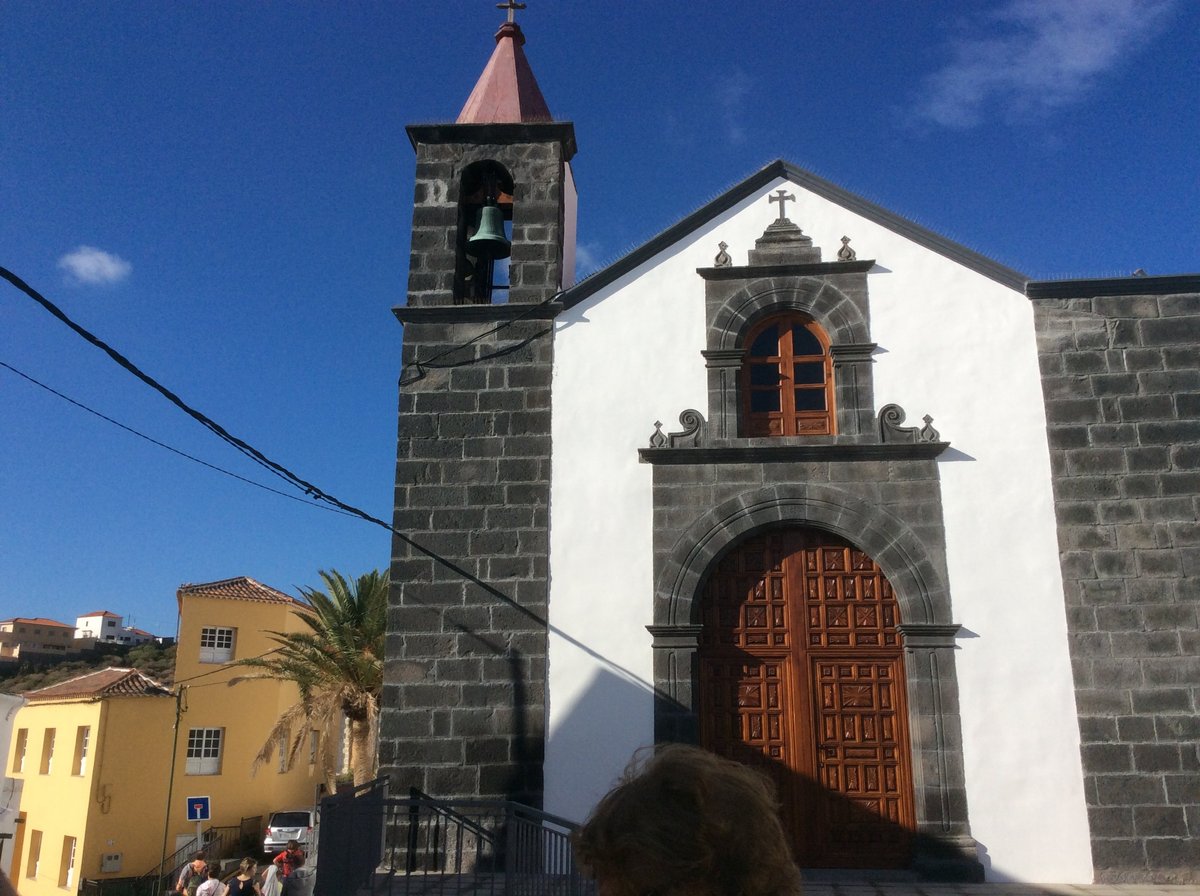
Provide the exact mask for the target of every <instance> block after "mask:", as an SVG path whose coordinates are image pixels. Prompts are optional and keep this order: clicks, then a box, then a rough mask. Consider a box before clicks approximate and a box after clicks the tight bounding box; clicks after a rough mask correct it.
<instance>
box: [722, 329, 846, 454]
mask: <svg viewBox="0 0 1200 896" xmlns="http://www.w3.org/2000/svg"><path fill="white" fill-rule="evenodd" d="M741 390H742V435H743V436H747V437H753V436H810V435H830V434H832V433H833V432H835V431H836V426H835V419H836V418H835V416H834V406H833V364H832V361H831V359H830V355H829V339H828V337H827V336H826V335H825V333H824V331H822V329H821V328H820V327H819V326H817V324H816V323H815V322H814V321H813V320H811V319H810V318H808V317H805V316H804V315H802V314H796V313H788V314H777V315H774V316H772V317H769V318H767V319H766V320H764V321H762V322H761V323H760V324H758V325H757V326H756V327H755V328H754V329H753V330H751V331H750V336H749V339H748V340H747V343H746V355H745V358H744V359H743V361H742V382H741Z"/></svg>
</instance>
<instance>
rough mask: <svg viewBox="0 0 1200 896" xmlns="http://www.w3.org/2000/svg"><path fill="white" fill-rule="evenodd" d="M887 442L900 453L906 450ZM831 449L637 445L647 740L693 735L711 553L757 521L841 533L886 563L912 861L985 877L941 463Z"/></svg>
mask: <svg viewBox="0 0 1200 896" xmlns="http://www.w3.org/2000/svg"><path fill="white" fill-rule="evenodd" d="M749 441H755V440H749ZM880 447H881V448H883V446H880ZM893 447H894V448H895V449H896V454H897V455H898V456H899V455H900V454H902V453H903V452H904V451H905V450H906V449H905V448H904V447H903V446H893ZM830 448H831V449H833V450H835V451H840V452H842V453H844V454H845V458H844V459H842V460H836V461H808V462H804V461H792V462H773V463H772V462H761V461H760V462H755V461H754V460H753V452H754V449H753V448H750V449H748V450H747V451H746V452H745V458H744V459H743V460H741V461H739V462H728V461H727V462H723V463H711V462H703V461H702V460H699V459H698V460H697V462H695V463H684V462H681V461H682V460H683V459H684V458H683V455H686V453H687V451H688V450H689V449H682V450H680V449H660V451H659V452H658V453H657V454H656V452H655V451H654V450H645V451H643V452H642V454H643V458H644V459H647V460H649V461H650V462H652V463H654V464H655V466H654V554H655V560H654V567H655V579H656V583H657V593H656V595H655V610H654V622H655V624H654V626H653V627H652V628H651V632H652V634H653V635H654V638H655V641H654V647H655V658H654V676H655V687H656V690H657V692H658V694H659V698H658V699H657V700H656V703H655V737H656V740H682V741H695V740H697V738H698V731H699V726H698V711H699V709H698V706H697V693H696V687H695V685H696V683H695V680H694V679H695V674H696V668H695V663H696V651H697V649H698V644H699V637H700V631H699V624H698V618H699V617H698V613H697V607H698V600H699V598H700V595H701V593H702V590H701V589H702V582H703V578H704V573H705V570H707V569H708V568H709V566H711V564H712V562H713V561H715V559H716V558H717V557H718V556H719V555H720V554H722V553H723V552H724V550H726V549H727V548H728V547H730V546H731V545H734V544H736V543H737V542H738V541H740V540H741V539H742V538H744V537H745V536H746V535H748V534H750V533H753V532H755V531H758V530H760V529H763V528H770V527H774V526H814V527H817V528H820V529H824V530H826V531H829V532H833V533H835V534H840V535H842V536H844V537H846V538H848V539H849V540H850V541H851V542H852V543H854V544H855V545H856V546H857V547H859V548H860V549H862V550H863V551H865V552H866V553H867V554H869V555H870V556H871V557H872V559H874V560H875V561H876V562H877V563H879V564H880V566H881V567H883V568H884V569H886V570H888V571H889V573H888V575H889V582H890V584H891V585H892V587H893V589H894V591H895V593H896V598H897V600H898V602H899V604H900V611H901V623H902V624H901V626H900V630H901V632H902V634H903V636H904V645H905V673H906V683H907V694H908V706H909V727H910V737H911V748H912V769H913V788H914V800H915V808H916V819H917V832H918V837H917V841H916V849H915V853H914V858H913V863H914V868H916V869H918V870H919V871H920V873H922V874H923V875H926V876H928V877H929V878H930V879H944V880H963V881H971V880H982V875H983V870H982V866H981V865H980V864H979V862H978V860H977V858H976V856H975V843H974V841H973V840H972V839H971V836H970V826H969V823H968V807H967V802H966V784H965V778H964V765H963V756H962V726H961V720H960V716H959V704H958V682H957V673H956V670H955V662H954V647H955V642H954V634H955V632H956V631H957V629H958V626H957V625H956V624H954V623H953V621H952V620H951V618H950V600H949V593H948V592H947V590H946V588H945V585H944V583H945V582H946V564H945V531H944V526H943V521H942V520H943V517H942V499H941V485H940V481H939V479H938V471H937V464H936V462H935V461H934V460H933V459H932V457H930V458H928V459H912V458H907V459H894V460H888V459H884V457H885V455H886V452H887V449H886V448H884V449H883V450H881V451H880V452H879V453H878V454H876V455H872V456H874V457H875V458H876V459H871V457H872V456H868V454H867V453H866V452H863V451H862V450H861V449H860V448H858V446H854V445H849V446H841V448H839V447H838V446H830ZM674 451H678V455H677V456H674V457H672V456H671V452H674ZM703 451H704V449H703V448H701V449H698V450H697V451H696V453H697V454H702V453H703ZM856 452H857V453H856ZM664 455H665V456H664ZM853 457H857V458H858V459H853V460H852V459H850V458H853Z"/></svg>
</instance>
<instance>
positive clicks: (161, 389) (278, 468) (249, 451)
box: [0, 267, 549, 629]
mask: <svg viewBox="0 0 1200 896" xmlns="http://www.w3.org/2000/svg"><path fill="white" fill-rule="evenodd" d="M0 277H3V278H4V279H5V280H7V281H8V282H9V283H11V284H12V285H13V286H15V287H16V288H17V289H19V290H20V291H21V292H23V293H25V295H27V296H28V297H29V298H31V299H33V300H34V301H35V302H37V303H38V304H39V305H41V306H42V307H43V308H45V309H46V310H47V311H48V312H50V314H52V315H53V316H54V317H56V318H58V319H59V320H60V321H62V322H63V323H64V324H65V325H66V326H67V327H68V328H70V329H71V330H72V331H73V332H74V333H76V334H77V335H78V336H80V337H81V338H83V339H84V340H85V341H87V342H88V343H90V344H92V345H94V346H96V347H97V348H99V349H100V350H101V351H103V352H104V353H105V354H106V355H108V356H109V357H110V358H112V359H113V361H115V362H116V363H117V364H118V365H120V366H121V367H123V368H124V369H125V370H127V371H128V372H129V373H131V374H133V375H134V376H136V377H137V378H138V379H139V380H141V381H142V382H143V383H145V384H146V385H147V386H149V387H150V388H151V389H153V390H154V391H155V392H158V393H159V394H160V395H162V396H163V397H164V398H166V399H167V400H168V401H169V402H171V404H173V405H175V406H176V407H177V408H179V409H180V410H182V411H183V412H184V413H186V414H187V415H188V416H189V417H191V418H193V419H194V420H196V421H198V422H199V423H201V424H202V425H203V426H204V427H205V428H207V429H209V430H210V431H212V432H213V433H215V434H216V435H217V436H218V437H219V438H221V439H222V440H224V441H225V442H227V443H229V444H230V445H232V446H233V447H235V448H236V449H237V450H238V451H240V452H241V453H243V454H245V455H246V456H247V457H250V458H251V459H252V460H254V461H255V462H256V463H258V464H260V465H261V466H263V467H265V468H266V469H268V470H270V471H271V472H272V473H274V474H275V475H277V476H279V477H280V478H281V479H283V480H284V481H286V482H288V483H289V484H291V485H293V486H295V487H296V488H297V489H300V490H301V491H303V492H304V493H305V494H307V495H308V496H309V497H311V498H313V499H314V500H316V501H324V502H326V503H328V504H331V505H333V506H334V507H337V508H339V509H340V510H342V511H345V512H346V513H348V514H350V515H351V516H357V517H359V518H360V519H362V520H365V521H366V522H369V523H373V524H374V525H377V526H380V527H381V528H383V529H386V530H387V531H388V532H390V533H392V535H394V536H395V537H396V538H397V539H399V540H400V541H401V542H403V543H404V544H406V545H408V546H409V547H411V548H412V549H413V550H415V551H417V552H418V553H420V554H423V555H424V556H426V557H428V558H429V559H430V560H433V561H434V562H435V563H439V564H441V565H442V566H443V567H445V568H446V569H448V570H450V571H451V572H453V573H454V574H455V575H456V576H458V577H460V578H462V579H465V580H466V581H468V582H470V583H471V584H473V585H476V586H478V587H479V588H482V589H483V590H484V591H486V592H487V593H488V594H490V595H491V596H492V597H495V598H496V599H497V600H500V601H502V602H503V603H506V604H508V605H509V606H511V607H512V608H513V609H515V610H517V611H518V612H520V613H522V614H523V615H525V616H526V617H528V618H529V619H530V620H532V621H533V622H535V623H537V624H538V625H539V626H540V627H541V628H545V629H548V628H549V622H548V621H547V620H545V619H543V618H542V617H541V616H539V615H538V614H537V613H535V612H534V611H533V610H531V609H529V608H528V607H526V606H523V605H522V604H520V603H518V602H517V601H516V600H514V599H513V598H512V597H510V596H509V595H507V594H505V593H504V592H503V591H501V590H500V589H499V588H497V587H496V586H494V585H492V584H491V583H489V582H485V581H484V580H483V579H481V578H479V577H478V576H476V575H475V574H474V573H472V572H470V571H469V570H466V569H464V568H463V567H461V566H459V565H458V564H457V563H455V562H454V561H453V560H450V559H449V558H447V557H443V556H441V555H440V554H438V553H437V552H436V551H433V550H431V549H430V548H427V547H425V546H424V545H423V544H421V543H420V542H418V541H416V540H415V539H413V538H411V537H410V536H408V535H405V534H404V533H403V532H401V531H400V530H399V529H397V528H395V527H394V526H392V525H390V524H389V523H386V522H384V521H383V520H381V519H379V518H378V517H376V516H373V515H372V514H370V513H367V511H365V510H362V509H361V508H358V507H355V506H354V505H352V504H347V503H346V502H344V501H342V500H340V499H338V498H336V497H335V496H334V495H332V494H330V493H328V492H326V491H323V490H322V489H320V488H318V487H317V486H316V485H314V484H313V483H311V482H308V481H306V480H304V479H302V478H301V477H300V476H298V475H296V474H295V473H293V472H292V471H291V470H289V469H288V468H287V467H285V466H283V465H282V464H279V463H276V462H275V461H273V460H271V459H270V458H269V457H267V456H266V455H265V454H263V453H262V452H261V451H259V450H258V449H257V448H255V447H254V446H252V445H250V444H249V443H248V442H245V441H243V440H242V439H239V438H238V437H237V436H234V435H233V434H232V433H230V432H229V431H227V430H226V429H225V428H224V427H223V426H221V425H220V424H219V423H217V422H216V421H215V420H213V419H211V418H210V417H207V416H206V415H204V414H203V413H201V412H200V411H198V410H196V409H195V408H193V407H192V406H191V405H189V404H187V402H185V401H184V400H183V399H182V398H180V397H179V396H178V395H176V394H175V393H174V392H172V391H171V390H170V389H168V388H167V387H166V386H164V385H162V384H161V383H159V382H158V380H156V379H154V377H152V376H150V375H149V374H148V373H145V372H144V371H143V370H141V368H139V367H138V366H137V365H136V364H134V363H133V362H132V361H130V360H129V359H128V358H126V357H125V356H124V355H122V354H121V353H120V352H118V351H117V350H116V349H115V348H113V347H112V346H110V345H109V344H108V343H106V342H105V341H104V340H103V339H101V338H100V337H99V336H96V335H95V334H93V333H91V332H90V331H89V330H87V329H86V328H84V327H83V326H81V325H80V324H77V323H76V322H75V321H73V320H72V319H71V318H70V317H69V316H68V315H67V313H66V312H65V311H63V310H62V309H61V308H59V307H58V306H57V305H55V304H54V303H53V302H51V301H50V300H49V299H47V298H46V297H45V296H43V295H42V294H41V293H39V292H38V291H37V290H35V289H34V288H33V287H32V286H30V285H29V284H28V283H26V282H25V281H24V280H22V279H21V278H20V277H18V276H17V275H16V274H14V273H13V272H12V271H10V270H8V269H7V268H3V267H0ZM534 307H536V306H534ZM530 310H532V308H531V309H530ZM496 329H497V330H498V329H502V328H501V327H498V328H496ZM485 335H487V334H480V335H479V336H478V337H476V338H475V339H474V340H471V341H477V340H478V339H481V338H483V337H484V336H485ZM467 344H470V342H468V343H467ZM451 350H453V349H451Z"/></svg>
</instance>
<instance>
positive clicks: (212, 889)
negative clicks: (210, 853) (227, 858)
mask: <svg viewBox="0 0 1200 896" xmlns="http://www.w3.org/2000/svg"><path fill="white" fill-rule="evenodd" d="M224 893H225V885H224V884H223V883H221V866H220V865H218V864H217V863H216V862H214V863H213V864H211V865H209V866H208V880H206V881H205V882H204V883H202V884H201V885H200V886H199V887H197V888H196V896H224Z"/></svg>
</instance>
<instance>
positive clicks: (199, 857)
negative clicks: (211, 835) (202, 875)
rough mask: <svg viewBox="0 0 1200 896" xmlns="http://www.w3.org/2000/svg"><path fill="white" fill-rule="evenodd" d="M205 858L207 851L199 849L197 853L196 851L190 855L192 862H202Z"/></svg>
mask: <svg viewBox="0 0 1200 896" xmlns="http://www.w3.org/2000/svg"><path fill="white" fill-rule="evenodd" d="M207 858H208V853H206V852H205V851H204V850H200V851H199V852H198V853H196V854H195V855H193V856H192V861H193V862H203V861H204V860H205V859H207Z"/></svg>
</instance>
